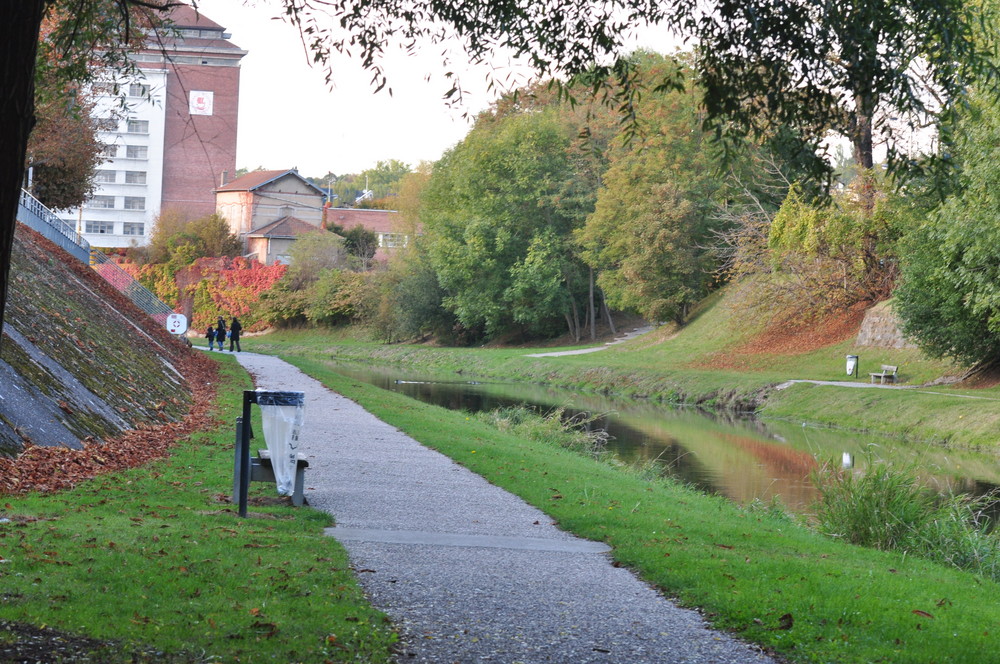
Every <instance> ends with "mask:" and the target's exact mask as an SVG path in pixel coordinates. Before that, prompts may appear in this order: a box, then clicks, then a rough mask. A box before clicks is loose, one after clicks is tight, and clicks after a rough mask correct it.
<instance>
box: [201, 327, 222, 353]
mask: <svg viewBox="0 0 1000 664" xmlns="http://www.w3.org/2000/svg"><path fill="white" fill-rule="evenodd" d="M205 338H206V339H208V349H209V350H215V346H214V345H213V344H214V343H215V328H214V327H212V326H211V325H209V326H208V330H206V332H205ZM219 345H220V346H221V345H222V342H221V341H220V342H219Z"/></svg>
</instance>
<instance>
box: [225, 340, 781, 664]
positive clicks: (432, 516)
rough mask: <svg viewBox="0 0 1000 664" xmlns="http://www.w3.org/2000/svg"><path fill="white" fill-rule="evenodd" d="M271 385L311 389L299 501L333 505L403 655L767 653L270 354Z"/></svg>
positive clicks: (711, 657)
mask: <svg viewBox="0 0 1000 664" xmlns="http://www.w3.org/2000/svg"><path fill="white" fill-rule="evenodd" d="M237 359H238V361H239V362H240V363H241V364H242V365H243V366H244V367H246V368H247V369H248V370H249V371H250V373H251V374H253V376H254V377H255V380H256V383H257V387H258V388H260V389H265V390H294V391H302V392H305V396H306V404H305V423H304V425H303V427H302V430H301V434H300V437H299V441H300V448H299V451H300V452H302V453H304V454H305V455H306V456H307V457H308V459H309V470H308V474H309V477H308V480H307V482H308V484H307V489H306V499H307V500H308V502H309V505H311V506H312V507H314V508H317V509H320V510H323V511H325V512H329V513H330V514H332V515H333V516H334V517H335V518H336V524H337V525H336V526H335V527H333V528H328V529H327V530H326V531H325V532H326V533H327V534H328V535H331V536H333V537H336V538H337V539H338V540H339V541H340V542H341V543H342V544H343V545H344V546H345V547H346V549H347V551H348V554H349V555H350V558H351V563H352V566H353V567H354V568H356V569H359V570H364V571H365V573H364V574H360V575H359V582H360V583H361V584H362V586H363V587H364V589H365V591H366V593H367V595H368V597H369V598H370V600H371V602H372V603H373V605H374V606H375V607H376V608H378V609H380V610H381V611H383V612H385V613H386V614H388V615H389V617H390V618H391V619H392V621H393V624H394V625H396V627H397V628H398V630H399V635H400V647H399V652H400V661H406V662H434V663H438V662H480V661H489V662H493V663H506V664H513V663H514V662H573V663H574V664H587V663H598V662H599V663H601V664H653V663H657V664H662V663H679V662H685V663H688V664H737V663H738V664H775V662H774V660H773V659H772V658H770V657H768V656H767V655H766V654H764V653H762V652H761V651H760V650H759V649H758V648H755V647H754V646H752V645H748V644H745V643H742V642H740V641H737V640H736V639H735V638H733V637H732V636H730V635H728V634H726V633H724V632H718V631H714V630H711V629H709V628H708V627H707V626H706V625H705V622H704V620H703V619H702V618H701V616H700V615H699V614H698V613H696V612H695V611H689V610H685V609H680V608H678V607H677V606H675V605H674V604H673V603H671V602H670V601H669V600H667V599H665V598H664V597H663V596H662V595H661V594H660V593H659V592H658V591H656V590H655V589H653V588H651V587H650V586H648V585H646V584H645V583H644V582H642V581H640V580H639V579H638V578H637V577H636V576H634V575H633V574H632V573H631V572H630V571H628V570H627V569H624V568H618V567H615V566H613V565H612V562H611V560H610V558H609V557H608V556H607V555H606V552H607V550H608V547H607V546H606V545H604V544H602V543H600V542H591V541H587V540H582V539H579V538H576V537H574V536H572V535H570V534H568V533H565V532H563V531H561V530H559V529H558V528H557V527H556V526H555V525H554V524H553V523H552V519H551V518H550V517H548V516H546V515H545V514H544V513H543V512H541V511H539V510H537V509H535V508H534V507H531V506H530V505H528V504H526V503H525V502H523V501H522V500H521V499H520V498H518V497H516V496H514V495H512V494H510V493H507V492H506V491H504V490H502V489H500V488H499V487H496V486H494V485H492V484H490V483H489V482H487V481H486V480H484V479H483V478H482V477H480V476H479V475H476V474H474V473H472V472H471V471H469V470H467V469H465V468H463V467H462V466H460V465H458V464H456V463H454V462H453V461H452V460H451V459H449V458H447V457H445V456H443V455H441V454H439V453H437V452H434V451H433V450H430V449H428V448H426V447H424V446H423V445H421V444H420V443H418V442H417V441H415V440H414V439H412V438H410V437H409V436H407V435H406V434H404V433H403V432H401V431H399V430H398V429H396V428H395V427H392V426H390V425H388V424H386V423H385V422H382V421H381V420H379V419H377V418H376V417H375V416H373V415H371V414H370V413H368V412H367V411H365V410H364V409H363V408H361V406H359V405H358V404H356V403H354V402H353V401H350V400H348V399H346V398H344V397H342V396H340V395H339V394H336V393H335V392H332V391H330V390H328V389H327V388H326V387H324V386H323V385H322V384H321V383H319V382H317V381H315V380H313V379H312V378H310V377H309V376H306V375H305V374H303V373H302V372H301V371H299V370H298V369H296V368H295V367H293V366H291V365H290V364H288V363H286V362H284V361H282V360H280V359H278V358H275V357H270V356H266V355H259V354H256V353H240V354H239V355H238V356H237Z"/></svg>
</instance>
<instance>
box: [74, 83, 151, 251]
mask: <svg viewBox="0 0 1000 664" xmlns="http://www.w3.org/2000/svg"><path fill="white" fill-rule="evenodd" d="M143 73H144V74H145V75H146V78H145V80H144V81H143V82H142V83H126V84H125V86H124V87H123V90H122V91H123V92H124V93H125V94H126V97H127V110H126V111H125V112H122V109H121V108H120V101H121V100H120V98H119V97H116V96H114V95H112V94H107V95H100V96H99V97H98V98H97V100H96V106H95V109H94V112H95V114H96V116H97V117H98V118H99V119H100V120H99V122H100V126H101V131H100V132H99V133H98V140H99V141H101V142H102V143H103V144H104V145H105V146H106V147H105V155H106V157H107V161H105V162H104V163H103V164H101V166H100V167H99V168H98V170H97V173H96V177H95V184H96V185H97V188H96V190H95V192H94V194H93V195H92V196H91V197H90V198H89V199H88V200H87V201H86V202H85V203H84V204H83V207H81V208H79V209H76V210H67V211H64V212H61V213H59V216H60V217H61V218H63V219H64V220H65V221H66V222H67V223H69V224H71V225H73V226H74V227H75V228H76V229H77V232H79V233H80V234H81V235H83V236H84V238H86V239H87V241H88V242H90V243H91V244H92V245H93V246H95V247H127V246H129V245H145V244H147V243H148V242H149V233H150V231H151V230H152V228H153V221H154V219H155V218H156V215H157V214H159V211H160V202H161V194H162V187H163V144H164V140H163V139H164V130H165V127H166V121H165V116H166V113H165V110H164V109H165V104H164V101H165V91H166V78H167V72H166V69H163V68H161V69H146V68H144V69H143ZM109 92H110V91H109Z"/></svg>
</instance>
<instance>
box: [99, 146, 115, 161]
mask: <svg viewBox="0 0 1000 664" xmlns="http://www.w3.org/2000/svg"><path fill="white" fill-rule="evenodd" d="M101 156H102V157H106V158H108V159H114V158H115V157H117V156H118V146H117V145H114V144H109V145H104V146H103V147H101Z"/></svg>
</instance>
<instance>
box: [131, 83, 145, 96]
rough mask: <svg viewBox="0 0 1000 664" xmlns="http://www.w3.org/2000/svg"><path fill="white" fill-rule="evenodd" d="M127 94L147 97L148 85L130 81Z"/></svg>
mask: <svg viewBox="0 0 1000 664" xmlns="http://www.w3.org/2000/svg"><path fill="white" fill-rule="evenodd" d="M128 96H129V97H148V96H149V86H148V85H143V84H142V83H132V84H131V85H129V86H128Z"/></svg>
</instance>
